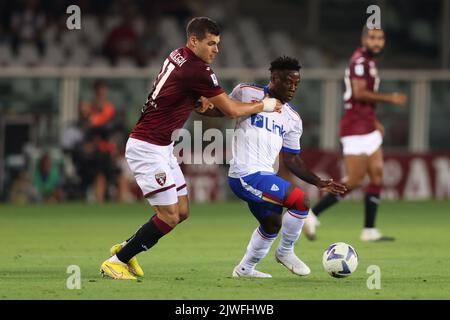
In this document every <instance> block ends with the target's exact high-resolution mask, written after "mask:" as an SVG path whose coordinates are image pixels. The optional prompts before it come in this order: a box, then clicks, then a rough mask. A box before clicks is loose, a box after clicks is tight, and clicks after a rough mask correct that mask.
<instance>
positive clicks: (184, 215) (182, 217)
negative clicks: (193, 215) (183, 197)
mask: <svg viewBox="0 0 450 320" xmlns="http://www.w3.org/2000/svg"><path fill="white" fill-rule="evenodd" d="M189 214H190V212H189V209H187V210H180V213H179V214H178V217H179V218H180V222H183V221H184V220H186V219H187V218H189Z"/></svg>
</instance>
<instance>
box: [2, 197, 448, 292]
mask: <svg viewBox="0 0 450 320" xmlns="http://www.w3.org/2000/svg"><path fill="white" fill-rule="evenodd" d="M362 212H363V204H362V203H360V202H343V203H340V204H338V205H336V206H335V207H333V208H332V209H330V210H329V211H328V212H325V213H324V214H323V216H321V218H320V220H321V223H322V225H321V226H320V227H319V229H318V239H317V240H316V241H314V242H310V241H308V240H307V239H306V238H304V237H303V236H302V237H301V238H300V241H299V242H298V244H297V247H296V252H297V254H298V255H299V256H300V257H301V259H302V260H303V261H305V262H306V263H307V264H308V265H309V266H310V267H311V269H312V273H311V275H309V276H307V277H298V276H295V275H294V274H291V273H290V272H288V271H287V270H286V269H285V268H284V267H283V266H281V265H280V264H278V263H276V262H275V259H274V255H273V253H274V249H275V248H276V245H277V243H278V241H277V242H276V243H275V244H274V246H273V247H272V249H271V251H270V253H269V254H268V256H267V257H266V258H265V259H264V260H263V261H262V262H261V263H260V264H259V265H258V269H259V270H261V271H263V272H268V273H271V274H272V276H273V278H272V279H234V278H231V272H232V270H233V267H234V266H235V265H236V264H237V263H238V262H239V261H240V259H241V258H242V256H243V254H244V252H245V248H246V246H247V243H248V240H249V238H250V235H251V233H252V232H253V230H254V228H255V227H256V225H257V223H256V220H255V219H254V218H253V216H252V215H251V214H250V213H249V212H248V210H247V207H246V205H245V204H244V203H242V202H231V203H215V204H192V205H191V217H190V218H189V219H188V220H187V221H185V222H183V223H182V224H181V225H179V226H178V227H177V228H176V229H175V230H174V231H172V232H171V233H170V234H169V235H168V236H166V237H165V238H163V239H161V240H160V242H159V243H158V244H157V245H156V246H155V247H154V248H152V249H151V250H150V251H148V252H144V253H142V254H140V255H139V261H140V263H141V265H142V267H143V269H144V272H145V273H146V275H145V278H143V279H142V280H140V281H138V282H133V281H117V280H109V279H103V278H101V277H100V275H99V267H100V264H101V262H102V261H103V260H105V259H106V258H108V257H109V254H108V252H109V248H110V246H111V245H113V244H115V243H117V242H121V241H123V240H124V239H126V238H127V237H128V236H129V235H131V234H132V233H134V232H135V230H136V229H137V228H138V227H139V226H140V225H141V224H143V223H144V222H145V221H147V219H148V218H149V217H150V216H151V215H152V211H151V208H150V207H149V206H148V205H147V204H145V203H140V204H105V205H89V204H82V203H72V204H58V205H30V206H10V205H0V235H1V239H2V244H1V246H0V299H268V300H272V299H295V300H297V299H298V300H304V299H450V203H449V202H442V201H441V202H438V201H436V202H431V201H430V202H383V203H382V205H381V208H380V214H379V216H378V227H379V228H380V229H381V230H382V231H383V232H384V233H385V234H386V235H392V236H395V237H396V238H397V241H395V242H392V243H363V242H361V241H360V240H359V235H360V232H361V226H362V221H363V213H362ZM338 241H343V242H347V243H349V244H351V245H353V246H354V247H355V248H356V250H357V251H358V254H359V259H360V261H359V266H358V269H357V270H356V272H355V273H354V274H353V275H351V276H350V277H348V278H344V279H335V278H332V277H330V276H329V275H328V274H327V273H326V272H325V271H324V270H323V267H322V254H323V251H324V250H325V249H326V248H327V246H328V245H329V244H331V243H333V242H338ZM70 265H77V266H79V267H80V270H81V289H79V290H77V289H75V290H70V289H68V288H67V286H66V281H67V278H68V277H69V276H70V274H68V273H67V267H68V266H70ZM370 265H377V266H379V267H380V269H381V289H379V290H377V289H375V290H369V289H368V288H367V285H366V282H367V279H368V277H369V276H370V275H369V274H368V273H367V272H366V270H367V268H368V266H370Z"/></svg>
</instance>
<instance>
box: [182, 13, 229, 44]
mask: <svg viewBox="0 0 450 320" xmlns="http://www.w3.org/2000/svg"><path fill="white" fill-rule="evenodd" d="M220 31H221V30H220V26H219V25H218V24H217V23H216V22H215V21H214V20H212V19H210V18H208V17H196V18H193V19H191V21H189V23H188V25H187V27H186V36H187V37H188V38H189V37H190V36H195V37H196V38H197V39H198V40H203V39H204V38H205V37H206V33H211V34H213V35H215V36H218V35H220Z"/></svg>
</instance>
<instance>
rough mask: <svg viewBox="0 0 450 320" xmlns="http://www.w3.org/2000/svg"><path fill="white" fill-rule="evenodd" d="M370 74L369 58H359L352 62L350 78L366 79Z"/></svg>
mask: <svg viewBox="0 0 450 320" xmlns="http://www.w3.org/2000/svg"><path fill="white" fill-rule="evenodd" d="M368 75H369V65H368V63H367V59H364V58H359V59H357V60H355V61H352V62H351V63H350V78H359V79H366V78H367V77H368Z"/></svg>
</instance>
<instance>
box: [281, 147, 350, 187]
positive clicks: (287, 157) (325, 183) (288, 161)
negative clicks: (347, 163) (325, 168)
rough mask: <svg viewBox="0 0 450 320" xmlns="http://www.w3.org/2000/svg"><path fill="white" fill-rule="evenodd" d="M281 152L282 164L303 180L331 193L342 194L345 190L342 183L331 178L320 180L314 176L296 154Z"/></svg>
mask: <svg viewBox="0 0 450 320" xmlns="http://www.w3.org/2000/svg"><path fill="white" fill-rule="evenodd" d="M282 154H283V155H282V158H283V161H284V165H285V166H286V167H287V168H288V169H289V170H290V171H291V172H292V173H293V174H295V175H296V176H297V177H299V178H300V179H302V180H303V181H306V182H308V183H309V184H312V185H315V186H316V187H317V188H319V189H321V190H322V191H326V192H330V193H333V194H342V193H344V192H345V191H347V188H346V187H345V186H344V185H343V184H340V183H337V182H334V181H333V180H332V179H328V180H322V179H321V178H319V177H318V176H316V175H315V174H314V173H313V172H312V171H311V170H309V169H308V167H307V166H306V164H305V163H304V162H303V160H302V159H301V158H300V156H299V155H298V154H293V153H289V152H282Z"/></svg>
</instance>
